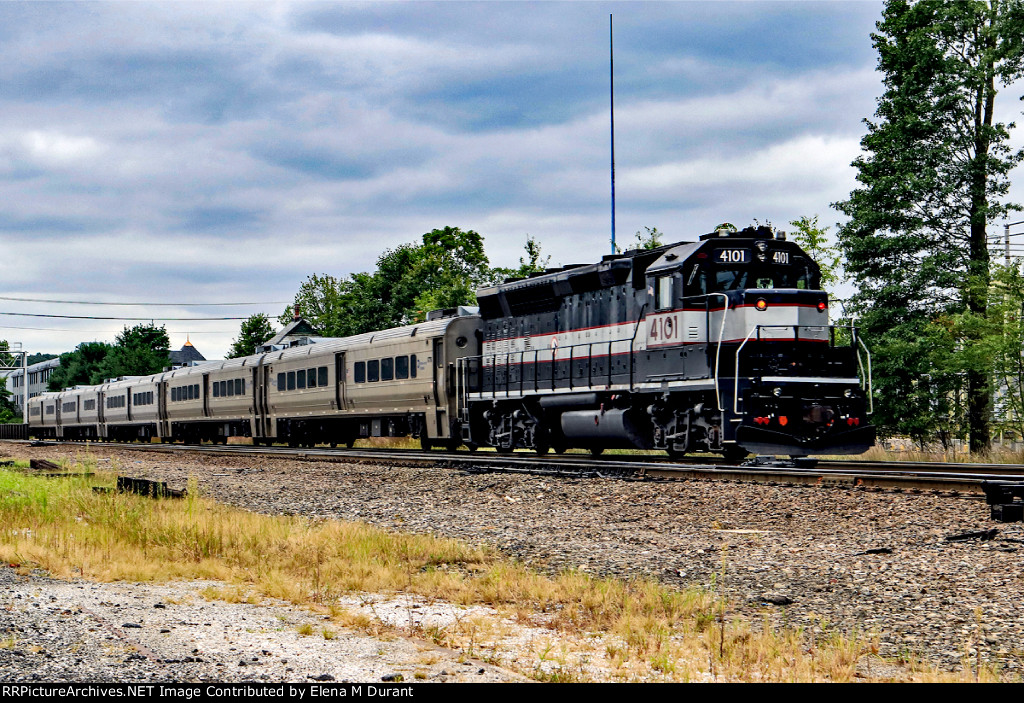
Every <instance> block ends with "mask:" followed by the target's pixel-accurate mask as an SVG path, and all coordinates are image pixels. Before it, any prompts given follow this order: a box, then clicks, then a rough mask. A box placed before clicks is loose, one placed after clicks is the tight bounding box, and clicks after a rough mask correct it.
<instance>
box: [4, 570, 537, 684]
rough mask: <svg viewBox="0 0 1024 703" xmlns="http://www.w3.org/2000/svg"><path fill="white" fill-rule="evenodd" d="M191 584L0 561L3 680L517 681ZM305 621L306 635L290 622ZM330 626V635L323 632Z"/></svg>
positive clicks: (404, 643) (449, 655)
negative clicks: (90, 576)
mask: <svg viewBox="0 0 1024 703" xmlns="http://www.w3.org/2000/svg"><path fill="white" fill-rule="evenodd" d="M205 585H207V584H203V583H194V584H168V585H154V584H126V583H116V584H97V583H91V582H84V581H79V582H65V581H59V580H55V579H51V578H48V577H47V576H45V575H41V574H38V573H35V574H24V575H23V574H19V573H17V572H16V571H15V570H14V569H11V568H0V613H2V615H0V636H2V638H4V639H6V640H7V641H6V642H0V680H2V681H3V682H4V683H14V682H46V683H53V682H62V683H63V682H69V681H77V682H120V683H133V682H153V681H163V682H166V681H209V682H218V683H235V682H243V681H247V682H272V683H279V682H289V683H310V682H311V681H323V682H329V681H335V682H375V681H404V682H407V683H412V682H423V683H426V682H439V683H443V682H481V683H483V682H488V683H491V682H515V681H521V680H523V678H522V677H521V676H518V675H517V674H514V673H512V672H509V671H505V670H503V669H500V668H498V667H495V666H491V665H489V664H484V663H482V662H480V661H477V660H474V659H472V658H469V659H467V658H464V657H461V656H460V655H459V653H458V652H454V651H452V650H448V649H442V648H440V647H435V646H433V645H431V644H428V643H426V642H422V641H417V640H413V639H408V638H388V639H386V640H382V639H379V638H374V637H369V636H366V635H361V634H359V633H355V632H350V631H341V632H337V628H336V627H335V626H332V625H330V624H325V623H324V622H323V621H322V619H320V618H317V616H316V615H314V614H312V613H310V612H307V611H304V610H301V609H298V608H293V607H288V606H285V605H284V604H268V603H263V604H261V605H259V606H253V605H249V604H244V603H225V602H223V601H217V600H213V601H207V600H206V599H204V598H203V597H202V596H201V595H199V591H200V590H202V588H203V587H204V586H205ZM304 624H309V625H310V626H311V627H312V631H313V634H311V635H308V636H303V635H300V634H299V628H300V627H301V626H302V625H304ZM324 627H328V628H329V629H330V631H331V632H332V633H334V637H333V638H332V639H326V638H324V636H323V634H322V632H323V628H324Z"/></svg>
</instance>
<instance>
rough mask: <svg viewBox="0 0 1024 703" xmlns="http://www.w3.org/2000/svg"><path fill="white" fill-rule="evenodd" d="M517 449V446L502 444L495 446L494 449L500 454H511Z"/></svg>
mask: <svg viewBox="0 0 1024 703" xmlns="http://www.w3.org/2000/svg"><path fill="white" fill-rule="evenodd" d="M515 450H516V448H515V447H503V446H501V445H500V444H499V445H498V446H496V447H495V448H494V451H496V452H498V454H511V453H512V452H514V451H515Z"/></svg>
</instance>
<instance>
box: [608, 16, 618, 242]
mask: <svg viewBox="0 0 1024 703" xmlns="http://www.w3.org/2000/svg"><path fill="white" fill-rule="evenodd" d="M608 72H609V84H610V94H611V115H612V253H613V254H614V253H616V251H615V249H616V247H615V39H614V28H613V25H612V15H608Z"/></svg>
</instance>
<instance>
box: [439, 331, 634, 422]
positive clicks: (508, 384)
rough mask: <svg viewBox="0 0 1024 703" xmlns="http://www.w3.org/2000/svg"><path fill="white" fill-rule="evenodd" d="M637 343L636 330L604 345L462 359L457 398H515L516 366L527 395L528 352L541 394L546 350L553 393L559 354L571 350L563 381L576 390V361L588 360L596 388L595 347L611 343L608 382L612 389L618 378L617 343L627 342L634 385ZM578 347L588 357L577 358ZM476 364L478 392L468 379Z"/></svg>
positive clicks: (590, 379) (521, 388)
mask: <svg viewBox="0 0 1024 703" xmlns="http://www.w3.org/2000/svg"><path fill="white" fill-rule="evenodd" d="M635 340H636V330H634V334H633V337H632V338H630V339H626V338H621V339H609V340H606V341H601V342H580V343H579V344H572V345H569V346H564V347H556V348H552V349H548V350H544V349H523V350H519V351H509V352H493V353H491V354H477V355H475V356H465V357H460V358H459V359H458V360H457V368H458V369H460V370H461V373H459V374H457V375H458V376H459V377H460V378H459V380H460V382H461V383H462V385H461V388H460V390H459V392H458V393H457V395H459V394H464V398H465V399H466V403H467V404H468V398H469V395H470V394H471V393H479V394H480V396H481V397H483V396H485V395H487V394H488V393H489V394H490V397H491V398H497V397H498V394H499V393H502V392H503V393H504V395H505V397H506V398H511V397H512V385H513V383H512V375H511V373H510V369H512V368H513V367H516V366H518V368H519V369H520V373H519V381H518V387H519V389H518V390H519V393H520V395H523V394H525V392H526V375H525V374H524V373H523V370H522V369H523V367H524V366H525V365H526V354H527V353H531V352H532V354H533V366H534V371H533V390H534V391H539V390H540V381H541V379H540V376H541V374H540V368H539V367H540V353H541V352H542V351H545V352H546V353H548V354H550V355H551V390H552V391H555V390H557V388H558V383H557V382H558V378H557V374H556V369H557V366H558V362H559V359H558V354H559V352H563V353H564V352H565V351H567V350H568V352H569V355H568V358H567V359H563V361H567V362H568V364H569V368H568V376H567V377H566V378H564V379H563V380H565V381H566V383H567V385H568V387H569V389H573V388H575V387H576V386H575V381H576V374H575V372H574V370H573V366H572V365H573V362H574V361H577V360H582V359H584V358H586V360H587V373H586V376H587V386H588V387H589V386H592V385H593V381H594V369H593V366H594V345H595V344H598V345H601V344H607V345H608V361H607V363H608V370H607V380H608V385H609V386H610V385H612V378H613V376H614V368H613V365H612V355H613V353H614V350H615V345H616V344H623V343H626V342H628V343H629V344H630V351H629V354H630V383H631V384H632V353H633V347H634V342H635ZM577 347H587V354H586V356H585V357H584V356H583V355H581V356H579V357H577V356H576V353H575V349H576V348H577ZM517 356H518V358H519V361H517V362H516V361H513V360H512V359H513V358H514V357H517ZM499 358H502V362H501V363H499V362H498V359H499ZM473 361H477V362H478V363H479V364H480V368H479V373H480V374H481V378H480V380H479V383H478V384H477V390H475V391H474V390H472V389H471V388H470V384H469V380H468V378H466V376H468V374H469V373H470V369H469V366H470V364H471V363H472V362H473ZM487 361H490V362H491V365H490V366H489V367H488V366H487V365H486V362H487ZM486 368H490V369H491V373H490V382H489V385H490V388H487V385H488V383H486V382H485V381H484V379H483V374H484V369H486ZM499 368H504V369H505V378H504V380H503V386H504V388H503V389H502V388H498V374H497V369H499ZM580 378H581V379H582V378H583V372H582V371H581V372H580Z"/></svg>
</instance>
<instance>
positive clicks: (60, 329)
mask: <svg viewBox="0 0 1024 703" xmlns="http://www.w3.org/2000/svg"><path fill="white" fill-rule="evenodd" d="M0 330H31V331H33V332H76V333H80V334H81V333H85V334H110V333H111V332H120V330H117V329H115V328H112V327H111V328H107V329H105V330H89V329H72V328H70V327H19V326H16V325H0ZM237 333H238V330H167V334H237Z"/></svg>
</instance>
